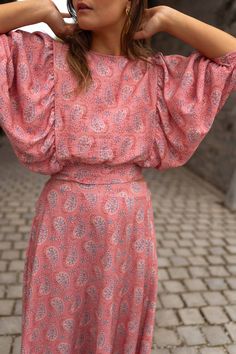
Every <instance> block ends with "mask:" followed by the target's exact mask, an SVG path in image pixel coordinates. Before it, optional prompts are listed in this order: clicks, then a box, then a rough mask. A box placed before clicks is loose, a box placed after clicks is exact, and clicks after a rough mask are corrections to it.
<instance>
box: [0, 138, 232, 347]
mask: <svg viewBox="0 0 236 354" xmlns="http://www.w3.org/2000/svg"><path fill="white" fill-rule="evenodd" d="M2 141H6V140H5V138H4V139H3V140H2V139H1V140H0V143H1V142H2ZM0 156H1V157H0V158H1V174H0V178H1V179H0V181H1V182H0V352H1V354H19V352H20V326H21V295H22V293H21V291H22V276H23V266H24V259H25V248H26V246H27V240H28V237H29V231H30V228H31V221H32V218H33V214H34V203H35V201H36V198H37V196H38V195H39V193H40V191H41V189H42V186H43V184H44V182H45V181H46V180H47V179H48V176H42V175H39V174H35V173H32V172H29V171H28V170H26V169H25V168H24V167H22V166H20V165H19V163H17V161H16V158H15V157H14V155H13V154H12V151H11V149H9V144H6V143H4V144H3V146H2V147H0ZM3 158H4V159H3ZM143 174H144V176H145V178H146V180H147V183H148V186H149V188H150V190H151V192H152V200H153V207H154V214H155V228H156V235H157V254H158V259H159V267H158V268H159V295H158V303H157V312H156V327H155V335H154V342H153V352H152V354H154V353H157V354H223V353H229V354H235V353H236V213H232V212H230V211H229V210H227V209H226V208H225V207H224V206H223V204H222V201H223V195H222V194H221V193H220V192H219V191H218V190H216V189H215V188H213V187H212V186H211V185H209V184H208V183H206V182H204V181H203V180H202V179H200V178H198V177H197V176H195V175H194V174H192V173H191V172H190V171H189V170H188V169H187V168H185V167H181V168H178V169H172V170H168V171H165V172H162V173H159V172H158V171H157V170H155V169H146V170H144V172H143ZM32 354H34V353H32Z"/></svg>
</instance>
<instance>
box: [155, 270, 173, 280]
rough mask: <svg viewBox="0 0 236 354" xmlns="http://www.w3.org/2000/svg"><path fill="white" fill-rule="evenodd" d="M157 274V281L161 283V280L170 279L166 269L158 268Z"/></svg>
mask: <svg viewBox="0 0 236 354" xmlns="http://www.w3.org/2000/svg"><path fill="white" fill-rule="evenodd" d="M158 273H159V280H160V281H162V280H168V279H169V278H170V277H169V274H168V272H167V270H166V269H164V268H159V269H158Z"/></svg>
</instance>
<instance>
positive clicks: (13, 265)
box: [9, 260, 25, 271]
mask: <svg viewBox="0 0 236 354" xmlns="http://www.w3.org/2000/svg"><path fill="white" fill-rule="evenodd" d="M24 264H25V262H24V261H23V260H14V261H11V262H10V264H9V270H10V271H12V270H15V271H19V270H24Z"/></svg>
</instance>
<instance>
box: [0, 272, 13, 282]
mask: <svg viewBox="0 0 236 354" xmlns="http://www.w3.org/2000/svg"><path fill="white" fill-rule="evenodd" d="M12 283H16V273H15V272H3V273H0V284H12Z"/></svg>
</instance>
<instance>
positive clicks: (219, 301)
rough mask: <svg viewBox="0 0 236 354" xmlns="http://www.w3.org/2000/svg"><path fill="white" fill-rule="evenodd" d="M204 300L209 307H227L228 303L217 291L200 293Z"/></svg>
mask: <svg viewBox="0 0 236 354" xmlns="http://www.w3.org/2000/svg"><path fill="white" fill-rule="evenodd" d="M202 296H203V297H204V299H205V300H206V301H207V302H208V304H209V305H213V306H214V305H219V306H223V305H227V303H228V301H227V299H226V297H225V296H224V295H222V294H221V293H220V292H217V291H204V292H203V293H202Z"/></svg>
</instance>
